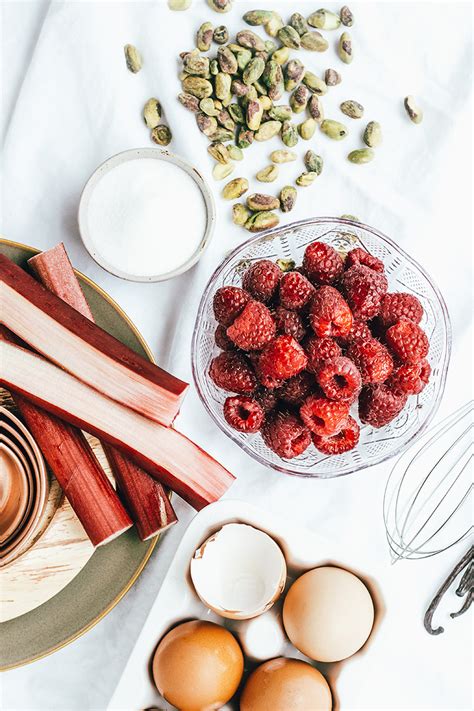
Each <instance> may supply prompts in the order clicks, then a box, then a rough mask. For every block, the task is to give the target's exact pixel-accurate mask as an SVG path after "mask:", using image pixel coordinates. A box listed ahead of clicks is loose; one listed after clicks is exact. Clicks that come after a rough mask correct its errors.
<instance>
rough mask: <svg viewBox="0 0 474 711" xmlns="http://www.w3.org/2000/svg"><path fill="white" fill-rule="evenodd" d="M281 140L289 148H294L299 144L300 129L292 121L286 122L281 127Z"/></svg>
mask: <svg viewBox="0 0 474 711" xmlns="http://www.w3.org/2000/svg"><path fill="white" fill-rule="evenodd" d="M281 140H282V141H283V143H284V144H285V146H287V147H288V148H293V146H296V144H297V143H298V129H297V128H296V126H295V125H294V124H293V123H291V122H290V121H284V122H283V126H282V127H281Z"/></svg>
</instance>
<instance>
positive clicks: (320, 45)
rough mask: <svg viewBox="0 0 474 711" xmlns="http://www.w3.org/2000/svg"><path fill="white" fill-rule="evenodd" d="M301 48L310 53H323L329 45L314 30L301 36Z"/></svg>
mask: <svg viewBox="0 0 474 711" xmlns="http://www.w3.org/2000/svg"><path fill="white" fill-rule="evenodd" d="M301 46H302V47H303V49H308V50H309V51H310V52H325V51H326V50H327V48H328V47H329V43H328V41H327V39H326V38H325V37H323V36H322V34H321V32H318V31H317V30H315V31H313V32H306V33H305V34H304V35H302V37H301Z"/></svg>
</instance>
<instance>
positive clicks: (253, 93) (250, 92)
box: [241, 84, 258, 108]
mask: <svg viewBox="0 0 474 711" xmlns="http://www.w3.org/2000/svg"><path fill="white" fill-rule="evenodd" d="M244 86H245V84H244ZM257 99H258V93H257V90H256V88H255V87H254V85H253V84H252V86H248V87H247V91H246V92H245V94H244V96H242V97H241V104H242V108H247V105H248V103H249V101H256V100H257Z"/></svg>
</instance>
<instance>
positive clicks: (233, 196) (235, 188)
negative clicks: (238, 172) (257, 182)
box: [222, 178, 249, 200]
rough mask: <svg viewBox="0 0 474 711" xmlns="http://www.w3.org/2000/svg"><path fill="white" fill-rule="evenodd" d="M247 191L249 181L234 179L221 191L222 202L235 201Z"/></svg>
mask: <svg viewBox="0 0 474 711" xmlns="http://www.w3.org/2000/svg"><path fill="white" fill-rule="evenodd" d="M248 189H249V181H248V180H247V179H246V178H234V179H233V180H231V181H230V182H229V183H227V185H224V187H223V189H222V197H223V198H224V200H237V199H238V198H239V197H242V195H243V194H244V193H246V192H247V190H248Z"/></svg>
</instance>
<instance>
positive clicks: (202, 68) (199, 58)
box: [183, 49, 209, 79]
mask: <svg viewBox="0 0 474 711" xmlns="http://www.w3.org/2000/svg"><path fill="white" fill-rule="evenodd" d="M183 69H184V71H185V72H186V73H187V74H191V75H192V76H196V77H204V79H207V78H208V77H209V57H206V56H204V55H202V54H200V53H199V50H198V49H193V51H192V52H187V54H186V55H185V56H184V58H183Z"/></svg>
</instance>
